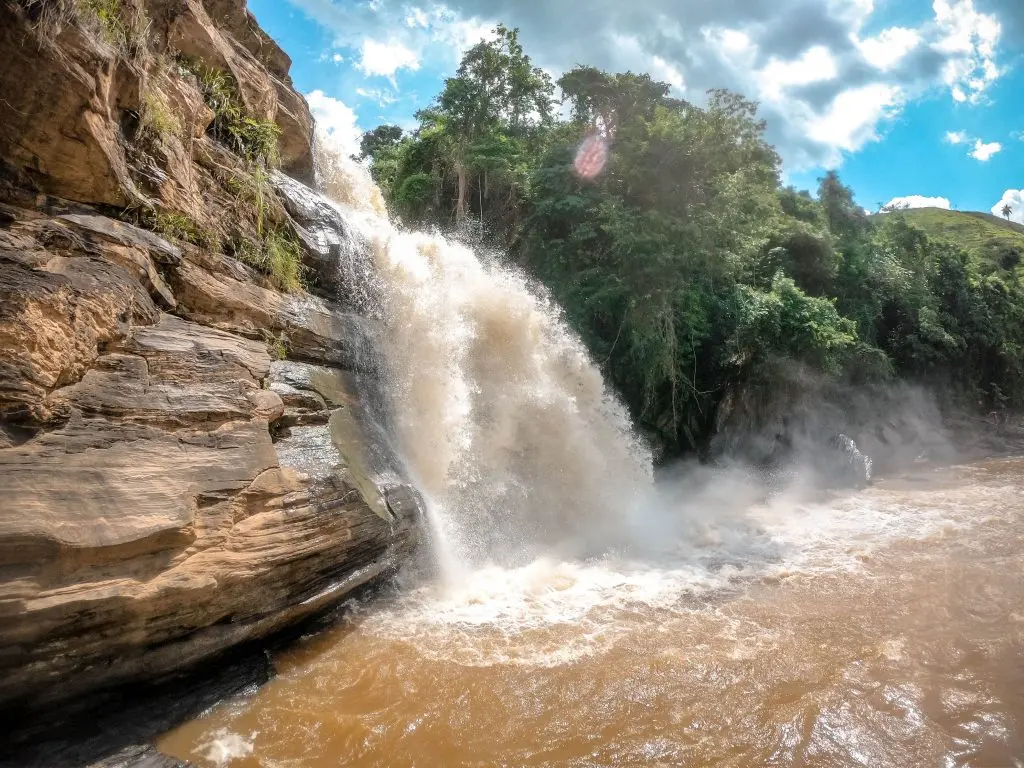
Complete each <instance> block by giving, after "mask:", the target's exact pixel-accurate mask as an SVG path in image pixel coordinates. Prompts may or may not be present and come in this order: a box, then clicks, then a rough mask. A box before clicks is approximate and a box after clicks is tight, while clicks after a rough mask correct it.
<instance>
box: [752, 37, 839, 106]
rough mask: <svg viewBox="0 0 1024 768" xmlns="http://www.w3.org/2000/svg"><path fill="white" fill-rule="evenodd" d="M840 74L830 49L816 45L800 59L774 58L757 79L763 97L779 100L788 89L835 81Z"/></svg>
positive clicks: (758, 74) (757, 74) (757, 75)
mask: <svg viewBox="0 0 1024 768" xmlns="http://www.w3.org/2000/svg"><path fill="white" fill-rule="evenodd" d="M838 74H839V73H838V70H837V68H836V60H835V58H833V56H832V53H831V52H830V51H829V50H828V48H825V47H823V46H820V45H816V46H814V47H813V48H809V49H808V50H807V51H805V52H804V53H803V55H802V56H801V57H800V58H798V59H792V60H790V61H781V60H779V59H776V58H773V59H772V60H771V61H769V62H768V65H767V66H766V67H765V68H764V69H762V70H761V71H760V72H757V73H756V79H757V81H758V84H759V85H760V90H761V92H762V94H763V95H765V96H767V97H769V98H776V99H777V98H780V97H781V96H782V92H783V91H784V90H785V89H787V88H791V87H793V86H799V85H810V84H811V83H820V82H823V81H827V80H834V79H835V78H836V76H837V75H838Z"/></svg>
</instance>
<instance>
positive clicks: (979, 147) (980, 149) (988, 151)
mask: <svg viewBox="0 0 1024 768" xmlns="http://www.w3.org/2000/svg"><path fill="white" fill-rule="evenodd" d="M1002 149H1003V145H1002V144H1000V143H999V142H998V141H993V142H989V143H988V144H986V143H985V142H983V141H982V140H981V139H975V141H974V149H972V150H971V151H970V152H969V153H968V154H969V155H970V156H971V157H973V158H974V159H975V160H978V161H979V162H982V163H987V162H988V161H989V160H991V159H992V158H993V157H994V156H995V155H997V154H999V152H1001V151H1002Z"/></svg>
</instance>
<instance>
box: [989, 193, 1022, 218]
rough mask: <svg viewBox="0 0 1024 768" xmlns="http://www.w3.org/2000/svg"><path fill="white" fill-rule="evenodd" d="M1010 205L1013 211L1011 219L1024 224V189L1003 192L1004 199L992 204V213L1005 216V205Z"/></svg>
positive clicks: (1000, 216)
mask: <svg viewBox="0 0 1024 768" xmlns="http://www.w3.org/2000/svg"><path fill="white" fill-rule="evenodd" d="M1006 205H1008V206H1010V208H1012V209H1013V213H1011V214H1010V221H1015V222H1017V223H1018V224H1024V189H1008V190H1006V191H1005V192H1004V193H1003V199H1002V200H1000V201H999V202H998V203H996V204H995V205H993V206H992V215H993V216H998V217H999V218H1002V217H1003V206H1006Z"/></svg>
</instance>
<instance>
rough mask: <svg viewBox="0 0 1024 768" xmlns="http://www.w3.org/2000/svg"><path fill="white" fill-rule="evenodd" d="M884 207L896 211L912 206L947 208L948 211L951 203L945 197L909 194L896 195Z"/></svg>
mask: <svg viewBox="0 0 1024 768" xmlns="http://www.w3.org/2000/svg"><path fill="white" fill-rule="evenodd" d="M884 208H886V209H888V210H895V211H904V210H907V209H910V208H945V209H946V210H947V211H948V210H949V209H950V203H949V200H947V199H946V198H944V197H925V196H924V195H907V196H906V197H894V198H893V199H892V200H890V201H889V202H888V203H886V204H885V206H884Z"/></svg>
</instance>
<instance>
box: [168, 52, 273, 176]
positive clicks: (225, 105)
mask: <svg viewBox="0 0 1024 768" xmlns="http://www.w3.org/2000/svg"><path fill="white" fill-rule="evenodd" d="M178 69H179V71H180V72H181V73H182V74H183V75H191V76H193V77H195V79H196V82H197V83H198V85H199V90H200V91H201V92H202V94H203V99H204V100H205V101H206V105H207V106H208V107H209V108H210V109H212V110H213V115H214V116H213V123H212V125H211V126H210V132H211V133H212V135H213V137H214V138H215V139H217V140H218V141H220V142H221V143H223V144H225V145H226V146H227V147H229V148H230V149H231V151H233V152H235V153H236V154H238V155H241V156H242V157H244V158H245V159H246V160H247V161H248V162H249V163H250V164H252V165H260V166H263V167H267V168H272V167H273V166H275V165H277V163H278V138H279V137H280V135H281V129H280V128H278V127H277V125H276V124H275V123H274V122H273V121H271V120H262V119H260V118H258V117H254V116H252V115H250V114H249V113H248V111H247V110H246V108H245V105H244V104H243V103H242V100H241V97H240V96H239V95H238V84H237V83H236V82H235V79H234V77H232V76H231V75H230V74H228V73H227V72H222V71H220V70H217V69H211V68H209V67H206V66H204V65H203V64H202V63H200V62H198V61H196V60H194V59H191V58H188V57H184V56H179V57H178Z"/></svg>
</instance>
